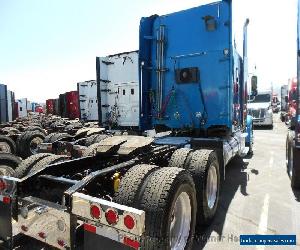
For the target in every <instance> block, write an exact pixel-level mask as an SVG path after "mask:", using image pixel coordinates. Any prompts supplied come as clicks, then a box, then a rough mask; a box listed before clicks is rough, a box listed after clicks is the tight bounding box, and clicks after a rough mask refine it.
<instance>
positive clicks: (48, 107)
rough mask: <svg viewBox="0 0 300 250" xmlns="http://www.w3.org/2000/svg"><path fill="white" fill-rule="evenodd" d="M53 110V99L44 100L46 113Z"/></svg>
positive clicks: (51, 112)
mask: <svg viewBox="0 0 300 250" xmlns="http://www.w3.org/2000/svg"><path fill="white" fill-rule="evenodd" d="M53 112H54V100H53V99H48V100H46V113H47V114H48V115H49V114H53Z"/></svg>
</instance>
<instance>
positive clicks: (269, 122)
mask: <svg viewBox="0 0 300 250" xmlns="http://www.w3.org/2000/svg"><path fill="white" fill-rule="evenodd" d="M248 102H249V103H248V113H249V114H250V115H251V116H252V117H253V124H254V125H255V126H268V127H269V128H271V129H273V108H272V92H271V91H262V92H258V93H257V95H256V96H250V99H249V101H248Z"/></svg>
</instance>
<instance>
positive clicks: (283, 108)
mask: <svg viewBox="0 0 300 250" xmlns="http://www.w3.org/2000/svg"><path fill="white" fill-rule="evenodd" d="M288 88H289V87H288V85H287V84H286V85H282V86H281V91H280V93H281V97H280V100H281V101H280V120H281V121H282V122H284V121H285V117H286V114H287V111H288V92H289V91H288Z"/></svg>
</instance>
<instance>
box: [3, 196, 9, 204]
mask: <svg viewBox="0 0 300 250" xmlns="http://www.w3.org/2000/svg"><path fill="white" fill-rule="evenodd" d="M3 203H6V204H9V203H10V197H7V196H4V197H3Z"/></svg>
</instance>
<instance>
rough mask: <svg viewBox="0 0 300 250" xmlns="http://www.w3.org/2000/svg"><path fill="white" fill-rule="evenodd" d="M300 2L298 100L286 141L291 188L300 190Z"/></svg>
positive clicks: (299, 8)
mask: <svg viewBox="0 0 300 250" xmlns="http://www.w3.org/2000/svg"><path fill="white" fill-rule="evenodd" d="M299 32H300V2H299V1H298V25H297V88H296V89H297V98H296V114H295V116H294V117H292V119H291V120H290V124H289V131H288V135H287V139H286V163H287V172H288V175H289V177H290V179H291V186H292V187H293V188H295V189H300V39H299Z"/></svg>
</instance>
